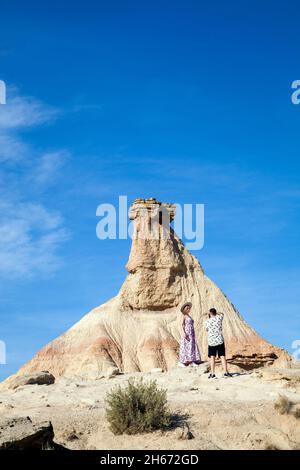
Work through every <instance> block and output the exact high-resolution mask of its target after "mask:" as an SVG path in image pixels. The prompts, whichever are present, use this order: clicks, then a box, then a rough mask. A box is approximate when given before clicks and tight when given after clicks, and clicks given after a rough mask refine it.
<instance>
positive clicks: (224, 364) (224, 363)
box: [220, 356, 228, 374]
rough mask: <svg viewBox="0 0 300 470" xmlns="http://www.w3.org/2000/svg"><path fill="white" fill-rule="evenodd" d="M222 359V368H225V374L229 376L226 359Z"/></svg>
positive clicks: (223, 357)
mask: <svg viewBox="0 0 300 470" xmlns="http://www.w3.org/2000/svg"><path fill="white" fill-rule="evenodd" d="M220 359H221V362H222V367H223V371H224V373H225V374H228V368H227V361H226V357H225V356H221V357H220Z"/></svg>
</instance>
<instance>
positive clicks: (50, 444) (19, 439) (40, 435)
mask: <svg viewBox="0 0 300 470" xmlns="http://www.w3.org/2000/svg"><path fill="white" fill-rule="evenodd" d="M53 438H54V432H53V427H52V424H51V423H50V422H49V421H42V422H37V423H34V422H32V421H31V419H30V418H29V417H26V418H24V417H19V418H11V419H7V420H6V421H4V422H3V421H1V425H0V450H50V449H51V450H62V449H63V447H62V446H60V445H58V444H56V443H55V442H54V441H53Z"/></svg>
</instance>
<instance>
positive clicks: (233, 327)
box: [7, 199, 290, 384]
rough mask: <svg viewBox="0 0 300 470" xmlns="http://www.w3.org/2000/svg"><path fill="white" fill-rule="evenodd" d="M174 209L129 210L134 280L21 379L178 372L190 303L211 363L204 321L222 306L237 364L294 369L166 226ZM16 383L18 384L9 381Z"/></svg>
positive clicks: (148, 205)
mask: <svg viewBox="0 0 300 470" xmlns="http://www.w3.org/2000/svg"><path fill="white" fill-rule="evenodd" d="M175 209H176V208H175V206H174V205H172V204H164V203H160V202H158V201H156V200H155V199H148V200H141V199H139V200H137V201H135V203H134V204H133V206H132V207H131V209H130V212H129V217H130V218H131V219H132V220H133V222H134V237H133V241H132V247H131V252H130V256H129V260H128V263H127V270H128V276H127V278H126V279H125V282H124V284H123V286H122V287H121V290H120V292H119V294H118V295H117V296H116V297H114V298H113V299H111V300H109V301H108V302H107V303H105V304H103V305H101V306H99V307H97V308H95V309H94V310H92V311H91V312H90V313H88V314H87V315H85V316H84V317H83V318H82V319H81V320H80V321H79V322H78V323H76V324H75V325H74V326H73V327H72V328H70V329H69V330H68V331H67V332H66V333H64V334H63V335H62V336H60V337H59V338H57V339H55V340H54V341H52V342H51V343H50V344H48V345H47V346H45V347H44V348H43V349H42V350H41V351H40V352H39V353H38V354H37V355H36V356H35V357H34V358H33V359H32V360H31V361H30V362H29V363H27V364H25V366H23V367H22V368H21V369H20V371H19V372H18V374H17V376H20V375H24V374H30V373H32V372H36V371H41V370H47V371H49V372H50V373H51V374H54V376H55V377H59V376H76V375H77V376H82V377H87V378H92V379H93V378H98V377H99V376H101V374H102V373H103V371H106V370H108V369H110V368H118V369H119V370H120V371H122V372H134V371H149V370H152V369H154V368H162V369H163V370H169V369H172V368H173V367H174V366H176V364H177V361H178V343H179V340H180V335H181V322H182V317H181V313H180V305H181V304H182V303H183V302H185V301H191V302H192V303H193V309H192V315H193V317H194V320H195V327H196V333H197V337H198V343H199V347H200V350H201V353H202V357H203V358H204V359H205V358H206V350H207V343H206V332H205V329H204V322H205V320H206V319H207V312H208V310H209V308H211V307H215V308H216V309H217V310H219V311H221V312H224V314H225V319H224V333H225V338H226V345H227V356H228V359H229V360H230V362H231V364H234V365H235V366H237V367H240V368H244V369H253V368H257V367H261V366H271V365H273V364H274V363H275V364H276V366H277V367H281V366H283V367H286V366H288V365H289V361H290V358H289V355H288V354H287V352H286V351H284V350H282V349H280V348H278V347H276V346H273V345H272V344H270V343H268V342H267V341H265V340H264V339H263V338H261V337H260V336H259V335H258V334H257V333H256V332H255V331H254V330H253V328H251V327H250V326H249V325H248V324H247V323H246V322H245V321H244V319H243V318H242V316H241V315H240V313H239V312H238V311H237V310H236V308H235V307H234V305H233V304H232V303H231V302H230V300H229V299H228V298H227V297H226V296H225V295H224V294H223V292H222V291H221V290H220V289H219V288H218V287H217V286H216V285H215V284H214V283H213V282H212V281H211V280H210V279H209V278H208V277H207V276H206V275H205V273H204V271H203V268H202V267H201V265H200V263H199V261H198V260H197V259H196V258H195V257H194V256H193V255H192V254H191V253H190V252H189V251H188V250H187V249H186V248H185V246H184V245H183V243H182V241H181V240H180V239H179V238H178V237H177V235H176V233H175V232H174V231H173V230H172V228H171V227H170V226H169V223H166V222H165V220H166V218H168V217H169V221H171V220H172V219H173V217H174V215H175ZM149 227H151V229H152V232H151V233H152V236H149V234H148V231H149ZM153 233H154V235H155V236H153ZM11 380H15V378H13V379H8V381H7V383H8V384H9V383H10V381H11Z"/></svg>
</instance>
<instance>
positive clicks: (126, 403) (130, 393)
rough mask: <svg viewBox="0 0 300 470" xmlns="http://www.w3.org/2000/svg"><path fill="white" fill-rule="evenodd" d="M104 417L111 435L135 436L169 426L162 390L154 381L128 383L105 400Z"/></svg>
mask: <svg viewBox="0 0 300 470" xmlns="http://www.w3.org/2000/svg"><path fill="white" fill-rule="evenodd" d="M106 405H107V406H106V417H107V420H108V422H109V426H110V430H111V431H112V432H113V433H114V434H124V433H125V434H138V433H143V432H151V431H155V430H157V429H165V428H166V427H168V426H170V424H171V415H170V412H169V409H168V405H167V392H166V390H163V389H159V388H158V387H157V383H156V381H151V382H148V383H145V382H143V379H141V380H140V381H135V380H129V381H128V383H127V386H126V387H125V388H121V387H118V388H116V389H114V390H112V391H111V392H110V393H109V394H108V395H107V397H106Z"/></svg>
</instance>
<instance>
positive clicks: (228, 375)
mask: <svg viewBox="0 0 300 470" xmlns="http://www.w3.org/2000/svg"><path fill="white" fill-rule="evenodd" d="M224 377H232V374H231V373H230V372H225V374H224Z"/></svg>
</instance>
